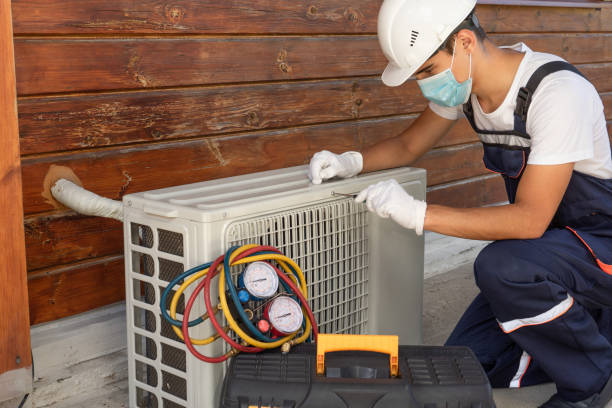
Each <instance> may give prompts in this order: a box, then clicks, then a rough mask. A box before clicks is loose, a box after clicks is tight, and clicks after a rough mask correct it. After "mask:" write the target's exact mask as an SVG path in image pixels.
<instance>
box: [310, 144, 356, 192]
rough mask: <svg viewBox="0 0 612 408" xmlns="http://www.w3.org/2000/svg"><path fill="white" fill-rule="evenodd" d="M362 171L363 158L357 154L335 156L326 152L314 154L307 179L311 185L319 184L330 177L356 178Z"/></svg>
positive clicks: (348, 153)
mask: <svg viewBox="0 0 612 408" xmlns="http://www.w3.org/2000/svg"><path fill="white" fill-rule="evenodd" d="M362 169H363V156H362V155H361V153H359V152H346V153H342V154H335V153H332V152H328V151H327V150H323V151H320V152H319V153H315V155H314V156H312V159H311V160H310V168H309V170H308V178H309V179H310V181H312V184H321V182H322V181H323V180H327V179H330V178H332V177H336V176H337V177H342V178H348V177H353V176H356V175H357V174H359V173H360V172H361V170H362Z"/></svg>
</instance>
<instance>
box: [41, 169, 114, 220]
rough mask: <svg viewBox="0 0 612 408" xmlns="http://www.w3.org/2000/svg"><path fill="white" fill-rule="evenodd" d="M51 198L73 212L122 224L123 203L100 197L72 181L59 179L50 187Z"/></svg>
mask: <svg viewBox="0 0 612 408" xmlns="http://www.w3.org/2000/svg"><path fill="white" fill-rule="evenodd" d="M51 193H52V194H53V198H55V199H56V200H57V201H59V202H60V203H62V204H63V205H65V206H66V207H68V208H71V209H73V210H74V211H76V212H78V213H80V214H85V215H94V216H97V217H105V218H114V219H116V220H119V221H122V222H123V203H122V202H121V201H116V200H111V199H108V198H105V197H101V196H99V195H97V194H95V193H92V192H91V191H89V190H85V189H84V188H83V187H80V186H78V185H77V184H75V183H73V182H72V181H69V180H66V179H59V180H57V182H55V184H54V185H53V186H52V187H51Z"/></svg>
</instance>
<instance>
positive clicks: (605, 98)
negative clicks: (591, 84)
mask: <svg viewBox="0 0 612 408" xmlns="http://www.w3.org/2000/svg"><path fill="white" fill-rule="evenodd" d="M600 96H601V101H602V102H603V105H604V112H605V114H606V119H607V120H610V119H612V92H608V93H604V94H601V95H600Z"/></svg>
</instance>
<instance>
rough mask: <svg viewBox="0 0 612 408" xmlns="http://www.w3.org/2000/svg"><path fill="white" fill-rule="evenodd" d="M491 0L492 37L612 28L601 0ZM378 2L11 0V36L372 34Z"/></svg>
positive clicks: (485, 11)
mask: <svg viewBox="0 0 612 408" xmlns="http://www.w3.org/2000/svg"><path fill="white" fill-rule="evenodd" d="M496 3H498V4H480V5H479V6H478V8H477V11H478V14H479V18H480V19H481V21H482V24H483V26H484V27H485V28H486V29H487V30H489V31H491V32H521V31H528V32H538V31H546V32H550V31H563V32H575V31H579V32H585V31H606V30H608V31H610V25H611V24H612V22H611V20H612V19H611V18H610V10H612V7H606V6H607V5H606V4H602V3H601V2H598V3H599V4H598V5H599V6H600V7H599V8H593V7H586V6H588V5H589V4H585V3H584V2H565V3H564V4H565V5H571V4H573V5H574V6H575V7H546V6H541V5H539V6H535V7H534V2H525V1H523V2H522V3H521V4H520V6H519V7H517V5H506V4H503V3H504V2H496ZM380 4H381V0H318V1H316V2H315V1H304V2H271V1H267V0H232V1H224V2H219V1H215V0H175V1H172V2H165V1H159V0H140V1H137V2H134V1H129V0H108V1H105V2H100V1H98V0H61V1H60V0H13V15H14V18H13V20H14V25H15V28H14V29H15V32H16V33H18V34H68V33H79V34H108V33H113V34H117V33H128V34H136V33H146V34H148V33H153V34H155V33H181V34H218V33H223V34H249V33H267V34H274V33H281V34H283V33H285V34H288V33H318V34H323V33H375V32H376V18H377V15H378V9H379V7H380ZM545 4H546V3H545ZM549 4H550V3H549ZM524 5H527V6H530V7H521V6H524Z"/></svg>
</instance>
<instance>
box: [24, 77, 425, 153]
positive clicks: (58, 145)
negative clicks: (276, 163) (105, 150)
mask: <svg viewBox="0 0 612 408" xmlns="http://www.w3.org/2000/svg"><path fill="white" fill-rule="evenodd" d="M425 106H426V101H425V98H423V96H422V95H421V93H420V91H419V90H418V86H417V85H416V83H415V81H410V83H408V84H406V85H405V86H402V87H394V88H391V87H387V86H384V85H383V83H382V82H381V81H380V79H373V78H357V79H349V80H343V81H338V80H332V81H314V82H300V83H287V84H259V85H242V86H224V87H210V88H198V89H176V90H160V91H151V92H124V93H113V94H102V95H84V96H70V97H42V98H27V99H22V100H21V101H20V104H19V119H20V135H21V153H22V155H27V154H35V153H44V152H52V151H62V150H63V151H67V150H74V149H83V148H89V147H96V146H109V145H118V144H128V143H135V142H156V141H160V140H171V139H177V138H188V137H196V136H209V135H217V134H224V133H234V132H241V131H251V130H260V129H271V128H284V127H292V126H300V125H310V124H315V123H325V122H335V121H344V120H352V119H359V118H371V117H376V116H390V115H398V114H405V113H410V112H420V111H422V110H423V109H424V107H425Z"/></svg>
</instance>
